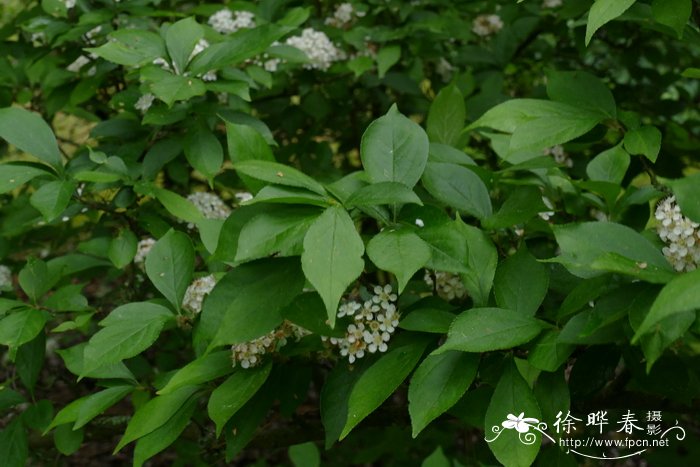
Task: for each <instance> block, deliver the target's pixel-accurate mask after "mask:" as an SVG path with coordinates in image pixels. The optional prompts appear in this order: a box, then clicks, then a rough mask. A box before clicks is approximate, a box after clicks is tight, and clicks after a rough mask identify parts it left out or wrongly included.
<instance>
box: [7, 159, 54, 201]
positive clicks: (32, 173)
mask: <svg viewBox="0 0 700 467" xmlns="http://www.w3.org/2000/svg"><path fill="white" fill-rule="evenodd" d="M0 174H2V175H0V194H3V193H7V192H8V191H12V190H14V189H15V188H17V187H19V186H22V185H24V184H25V183H27V182H28V181H30V180H32V179H34V178H36V177H40V176H42V175H51V176H53V174H52V173H51V172H49V171H47V170H45V169H42V168H40V167H35V166H32V165H21V164H12V163H9V164H0Z"/></svg>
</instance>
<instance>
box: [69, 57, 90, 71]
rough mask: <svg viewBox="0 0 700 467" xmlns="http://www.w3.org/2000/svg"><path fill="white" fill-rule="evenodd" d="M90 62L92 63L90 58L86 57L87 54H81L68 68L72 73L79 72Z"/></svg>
mask: <svg viewBox="0 0 700 467" xmlns="http://www.w3.org/2000/svg"><path fill="white" fill-rule="evenodd" d="M88 63H90V58H88V57H86V56H85V55H80V56H79V57H78V58H76V59H75V60H74V61H73V62H72V63H71V64H70V65H68V66H67V67H66V70H68V71H70V72H71V73H77V72H79V71H80V69H81V68H82V67H84V66H85V65H87V64H88Z"/></svg>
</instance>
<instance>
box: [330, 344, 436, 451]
mask: <svg viewBox="0 0 700 467" xmlns="http://www.w3.org/2000/svg"><path fill="white" fill-rule="evenodd" d="M428 342H429V341H428V340H427V339H414V340H412V341H410V342H408V343H406V344H403V345H397V344H396V343H395V344H394V346H391V344H389V345H390V347H389V351H388V352H387V353H386V354H384V355H382V356H381V357H380V358H379V359H378V360H377V361H376V362H374V363H373V364H372V366H370V367H369V368H368V369H367V370H366V371H365V372H364V373H362V375H361V376H360V378H359V379H358V380H357V382H356V383H355V384H354V385H353V387H352V391H351V392H350V399H349V401H348V416H347V420H346V422H345V426H344V427H343V431H342V433H341V434H340V439H341V440H342V439H343V438H345V437H346V436H347V435H348V434H349V433H350V431H352V429H353V428H355V426H357V424H358V423H360V422H361V421H362V420H364V419H365V417H367V416H368V415H369V414H371V413H372V412H374V410H375V409H377V407H379V406H380V405H381V404H382V402H384V401H385V400H387V399H388V398H389V396H391V394H393V392H394V391H395V390H396V388H397V387H398V386H399V385H400V384H401V383H402V382H403V381H404V380H405V379H406V377H407V376H408V374H409V373H410V372H411V370H413V368H414V367H415V366H416V364H417V363H418V361H419V360H420V357H421V355H423V351H424V350H425V348H426V346H427V345H428Z"/></svg>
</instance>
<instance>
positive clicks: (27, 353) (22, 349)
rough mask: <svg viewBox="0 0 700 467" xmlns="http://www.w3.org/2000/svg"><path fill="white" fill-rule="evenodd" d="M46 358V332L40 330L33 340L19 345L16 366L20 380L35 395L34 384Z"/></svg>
mask: <svg viewBox="0 0 700 467" xmlns="http://www.w3.org/2000/svg"><path fill="white" fill-rule="evenodd" d="M45 359H46V334H45V333H43V332H40V333H39V334H37V336H36V337H35V338H34V339H32V340H31V341H29V342H27V343H26V344H23V345H21V346H19V348H18V349H17V355H16V356H15V367H16V368H17V374H18V375H19V379H20V381H22V384H23V385H24V387H25V388H27V389H28V390H29V393H30V394H31V395H32V396H33V395H34V386H35V385H36V383H37V381H38V380H39V374H40V373H41V369H42V368H43V366H44V360H45Z"/></svg>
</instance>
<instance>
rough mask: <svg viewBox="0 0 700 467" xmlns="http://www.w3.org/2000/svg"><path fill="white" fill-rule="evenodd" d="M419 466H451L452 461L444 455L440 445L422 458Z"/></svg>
mask: <svg viewBox="0 0 700 467" xmlns="http://www.w3.org/2000/svg"><path fill="white" fill-rule="evenodd" d="M421 467H452V462H451V461H450V460H449V459H448V458H447V456H445V453H444V452H443V451H442V446H438V447H437V448H435V450H434V451H433V453H432V454H430V455H429V456H428V457H426V458H425V459H424V460H423V462H422V463H421Z"/></svg>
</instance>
